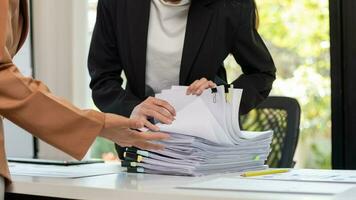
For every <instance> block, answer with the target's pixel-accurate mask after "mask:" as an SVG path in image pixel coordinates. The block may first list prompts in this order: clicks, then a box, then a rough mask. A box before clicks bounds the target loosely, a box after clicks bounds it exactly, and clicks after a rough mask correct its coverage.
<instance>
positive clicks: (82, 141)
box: [0, 64, 105, 159]
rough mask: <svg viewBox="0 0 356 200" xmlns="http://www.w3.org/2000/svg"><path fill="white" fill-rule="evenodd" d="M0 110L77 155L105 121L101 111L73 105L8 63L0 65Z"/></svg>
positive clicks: (0, 112)
mask: <svg viewBox="0 0 356 200" xmlns="http://www.w3.org/2000/svg"><path fill="white" fill-rule="evenodd" d="M0 114H1V115H3V116H4V117H5V118H7V119H9V120H10V121H12V122H14V123H15V124H17V125H18V126H20V127H22V128H24V129H25V130H27V131H28V132H30V133H31V134H33V135H35V136H36V137H38V138H40V139H42V140H43V141H45V142H47V143H49V144H51V145H53V146H55V147H57V148H58V149H60V150H62V151H64V152H66V153H68V154H69V155H71V156H73V157H74V158H76V159H81V158H82V157H84V155H85V154H86V152H87V150H88V149H89V148H90V146H91V144H92V143H93V141H94V140H95V138H96V136H98V135H99V133H100V132H101V130H102V128H103V127H104V123H105V122H104V121H105V119H104V118H105V117H104V114H102V113H99V112H96V111H92V110H80V109H78V108H76V107H74V106H73V105H72V104H70V103H69V102H66V101H65V100H63V99H60V98H58V97H56V96H54V95H53V94H51V93H50V92H49V90H48V89H47V87H46V86H45V85H44V84H43V83H41V82H40V81H37V80H33V79H31V78H26V77H24V76H22V75H21V74H20V72H19V71H18V69H17V68H16V66H14V65H11V64H6V65H4V64H3V65H2V66H1V68H0Z"/></svg>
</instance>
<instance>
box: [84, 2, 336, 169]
mask: <svg viewBox="0 0 356 200" xmlns="http://www.w3.org/2000/svg"><path fill="white" fill-rule="evenodd" d="M96 3H97V0H89V27H90V28H91V30H90V33H91V31H92V28H93V26H94V22H95V12H96ZM256 3H257V5H258V8H259V15H260V28H259V32H260V34H261V35H262V37H263V38H264V40H265V42H266V45H267V46H268V48H269V50H270V52H271V54H272V56H273V58H274V61H275V63H276V66H277V69H278V75H277V80H276V82H275V84H274V89H273V91H272V95H280V96H289V97H294V98H296V99H298V101H299V103H300V104H301V107H302V120H301V132H300V141H299V143H298V149H297V153H296V161H297V166H298V167H307V168H330V167H331V139H330V137H331V105H330V95H331V94H330V75H329V74H330V56H329V55H330V54H329V52H330V39H329V5H328V0H300V1H297V0H294V1H292V0H268V1H266V0H257V2H256ZM225 65H226V66H227V72H228V79H229V80H230V81H231V80H233V79H235V78H236V77H237V76H238V75H239V74H240V73H241V72H240V70H239V69H240V68H239V67H238V65H237V64H236V62H235V61H234V59H233V58H232V57H231V56H229V57H228V58H227V59H226V61H225ZM291 91H293V92H291ZM112 151H114V148H113V146H112V145H108V143H107V142H105V141H103V140H98V142H97V144H96V145H95V148H94V150H93V156H94V157H102V156H106V157H108V158H109V159H112V158H113V154H111V153H109V154H106V153H107V152H112ZM306 155H308V156H306Z"/></svg>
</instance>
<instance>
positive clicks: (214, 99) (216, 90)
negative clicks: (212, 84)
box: [211, 88, 218, 103]
mask: <svg viewBox="0 0 356 200" xmlns="http://www.w3.org/2000/svg"><path fill="white" fill-rule="evenodd" d="M211 93H212V94H213V95H214V96H213V102H214V103H216V94H217V93H218V89H217V88H211Z"/></svg>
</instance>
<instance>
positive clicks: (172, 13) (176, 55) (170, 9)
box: [146, 0, 190, 93]
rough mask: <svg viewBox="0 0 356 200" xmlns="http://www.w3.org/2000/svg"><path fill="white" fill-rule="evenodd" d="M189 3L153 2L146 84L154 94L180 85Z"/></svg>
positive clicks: (157, 0) (182, 1)
mask: <svg viewBox="0 0 356 200" xmlns="http://www.w3.org/2000/svg"><path fill="white" fill-rule="evenodd" d="M189 7H190V0H181V1H180V2H179V3H176V4H174V3H169V2H165V1H164V0H151V12H150V20H149V29H148V36H147V37H148V38H147V58H146V59H147V60H146V84H147V85H148V86H150V87H151V88H152V89H153V91H154V92H155V93H159V92H160V91H161V90H163V89H168V88H170V87H171V86H172V85H178V84H179V72H180V66H181V60H182V54H183V45H184V38H185V31H186V26H187V19H188V11H189Z"/></svg>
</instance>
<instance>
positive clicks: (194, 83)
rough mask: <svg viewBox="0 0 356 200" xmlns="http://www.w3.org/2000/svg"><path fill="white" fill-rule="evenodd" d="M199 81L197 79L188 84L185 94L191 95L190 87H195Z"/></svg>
mask: <svg viewBox="0 0 356 200" xmlns="http://www.w3.org/2000/svg"><path fill="white" fill-rule="evenodd" d="M198 82H199V80H196V81H194V82H193V83H192V84H190V86H189V87H188V89H187V95H191V94H192V89H193V88H194V87H195V85H196V84H197V83H198Z"/></svg>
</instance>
